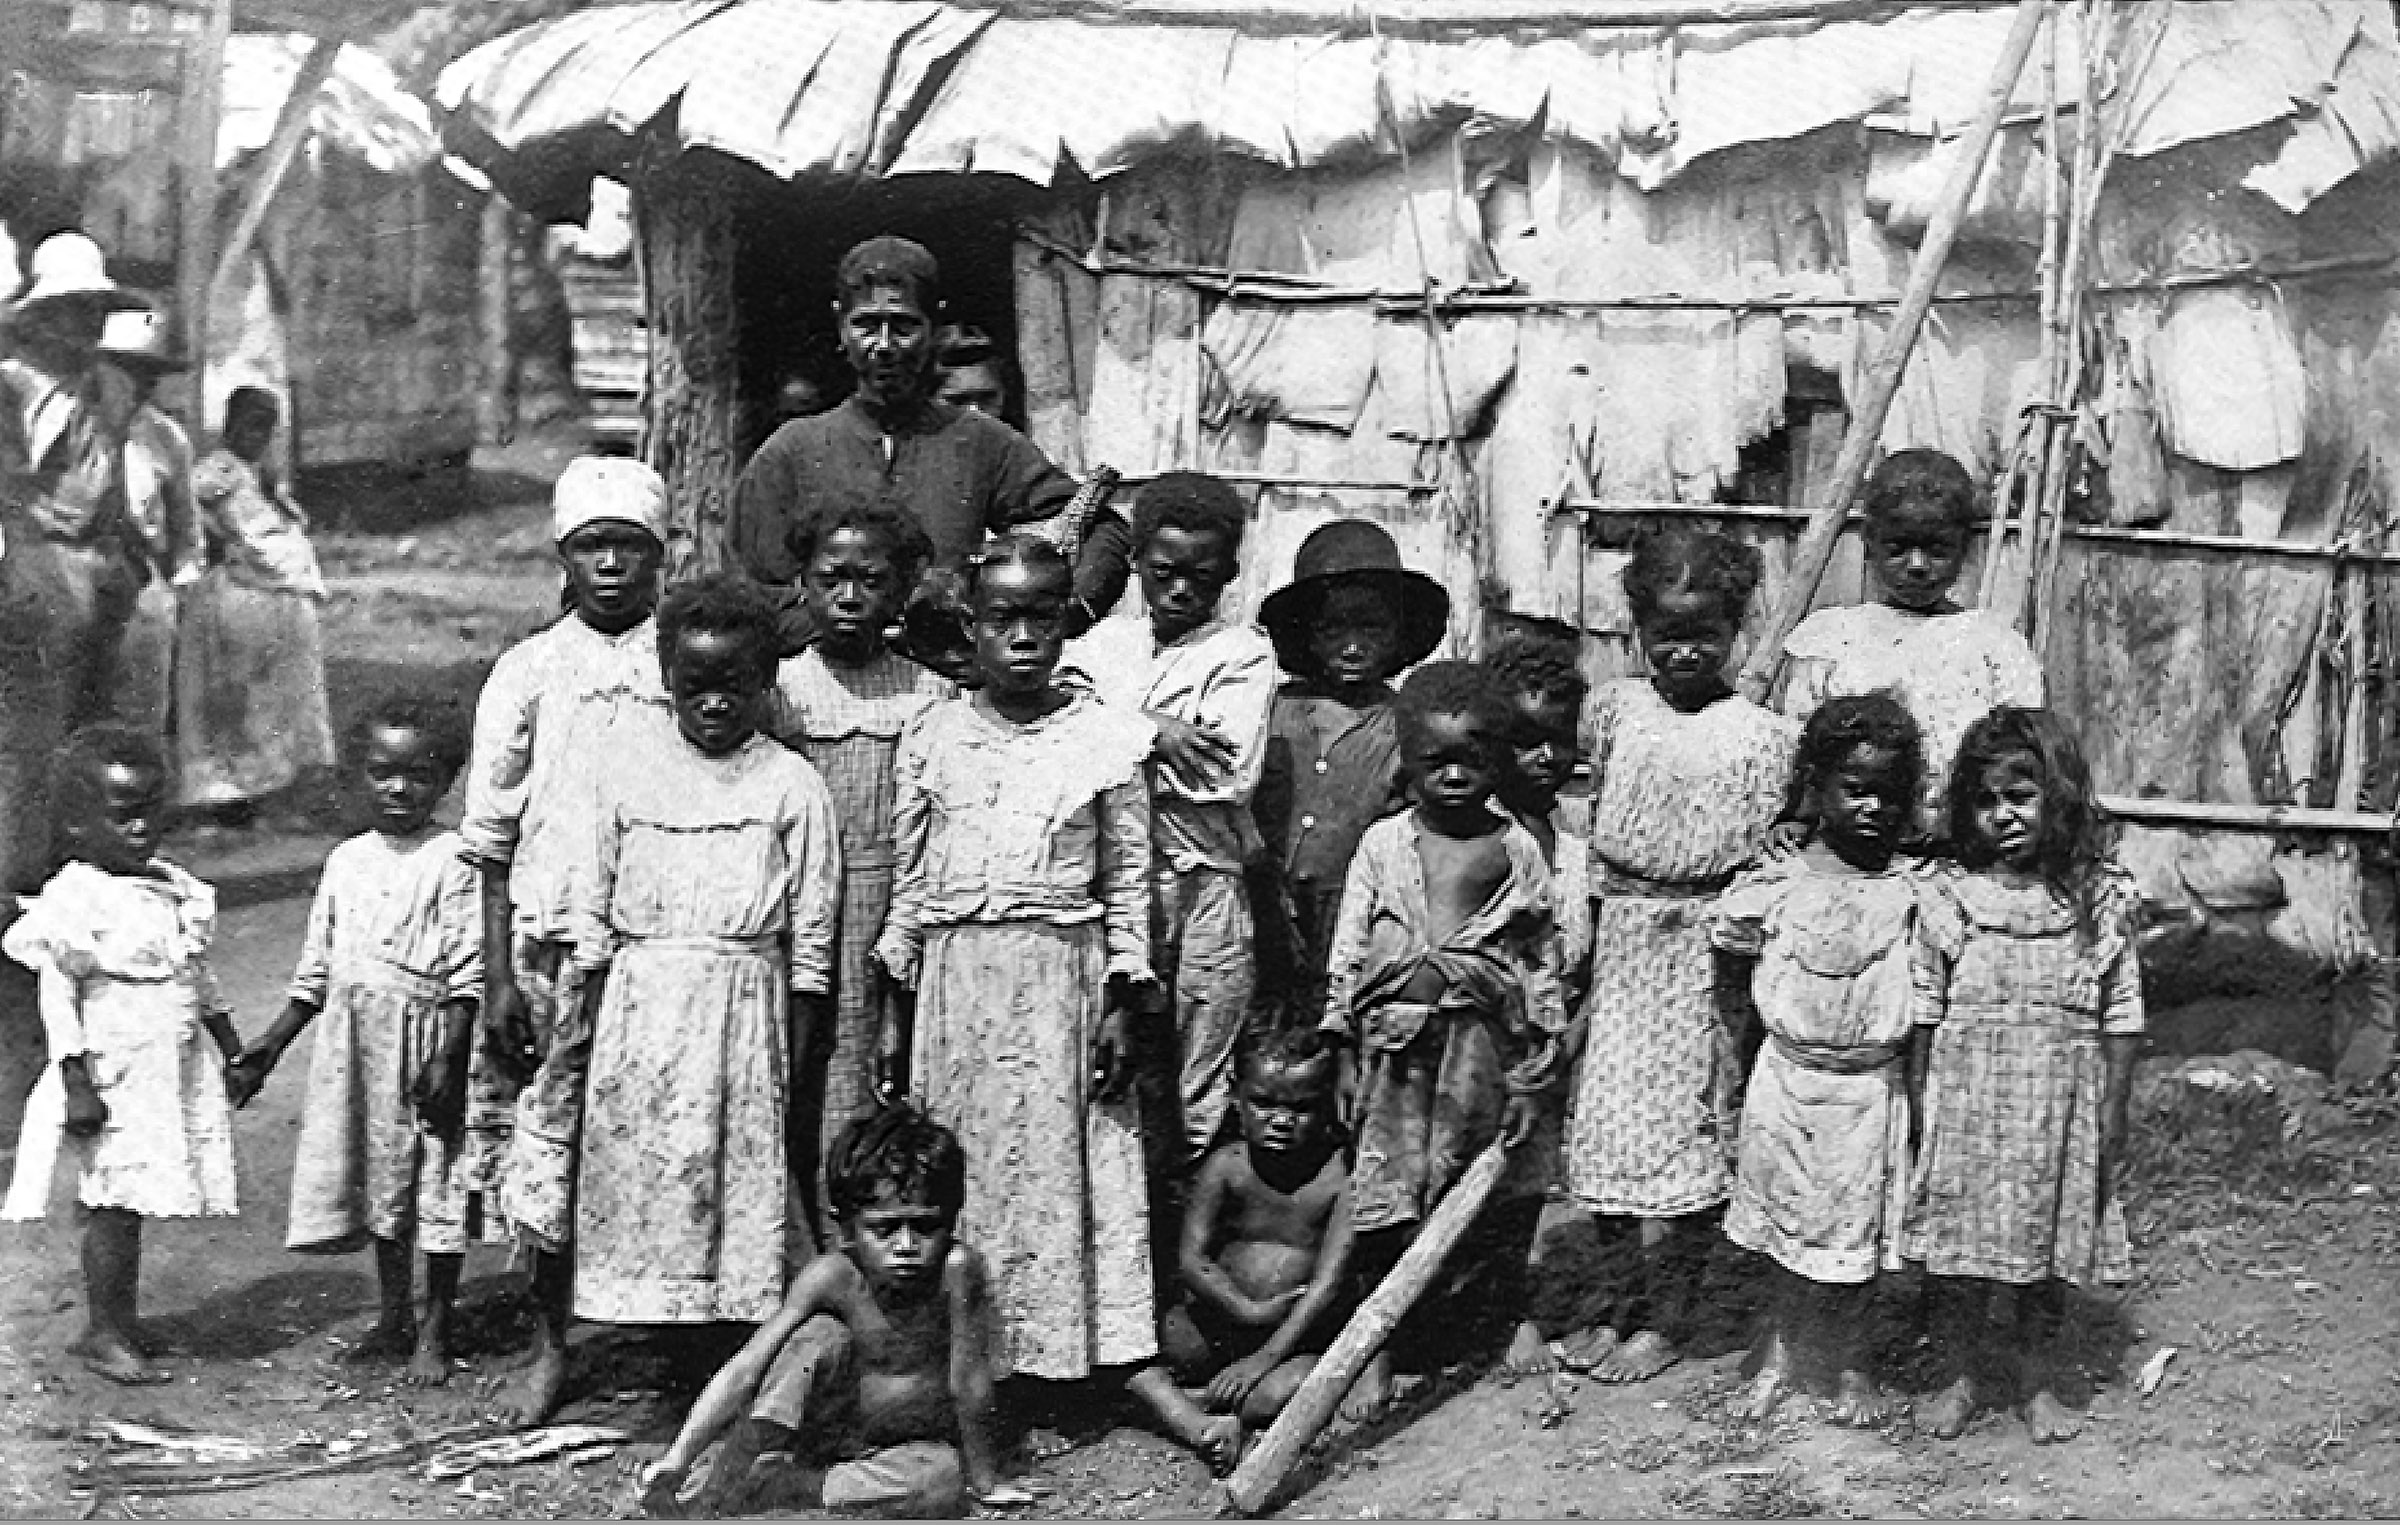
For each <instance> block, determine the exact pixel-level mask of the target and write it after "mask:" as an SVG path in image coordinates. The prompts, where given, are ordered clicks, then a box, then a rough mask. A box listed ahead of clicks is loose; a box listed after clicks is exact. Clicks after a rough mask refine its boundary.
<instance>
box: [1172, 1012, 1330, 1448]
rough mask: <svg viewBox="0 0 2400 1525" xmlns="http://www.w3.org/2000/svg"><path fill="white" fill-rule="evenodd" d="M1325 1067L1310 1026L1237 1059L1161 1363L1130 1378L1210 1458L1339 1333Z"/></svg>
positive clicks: (1184, 1253)
mask: <svg viewBox="0 0 2400 1525" xmlns="http://www.w3.org/2000/svg"><path fill="white" fill-rule="evenodd" d="M1335 1073H1336V1070H1335V1063H1334V1053H1333V1050H1332V1048H1331V1047H1330V1046H1329V1045H1327V1044H1325V1043H1324V1041H1323V1040H1322V1039H1321V1038H1320V1037H1319V1036H1318V1035H1317V1034H1316V1033H1315V1032H1314V1031H1311V1030H1309V1029H1306V1028H1302V1029H1299V1030H1296V1031H1291V1032H1285V1033H1281V1034H1278V1035H1276V1036H1275V1037H1273V1038H1271V1039H1268V1040H1266V1041H1265V1042H1263V1043H1261V1044H1260V1045H1259V1046H1258V1047H1256V1048H1254V1049H1252V1050H1250V1051H1249V1053H1248V1054H1247V1055H1246V1056H1245V1057H1244V1058H1243V1060H1242V1063H1241V1084H1240V1086H1239V1087H1238V1088H1237V1090H1236V1092H1235V1102H1236V1105H1237V1107H1238V1108H1239V1112H1240V1116H1241V1121H1242V1138H1241V1141H1240V1142H1238V1143H1234V1142H1228V1143H1225V1144H1222V1145H1220V1146H1218V1148H1217V1149H1216V1151H1215V1152H1214V1153H1212V1154H1210V1155H1209V1156H1208V1158H1207V1159H1206V1160H1204V1161H1202V1162H1201V1166H1200V1173H1199V1175H1198V1177H1197V1178H1196V1179H1195V1180H1194V1181H1193V1183H1192V1195H1191V1200H1190V1202H1189V1203H1188V1204H1187V1206H1186V1207H1185V1209H1184V1220H1183V1241H1182V1245H1181V1247H1180V1252H1179V1256H1178V1268H1179V1270H1180V1271H1181V1273H1182V1282H1183V1291H1184V1297H1183V1300H1182V1301H1181V1302H1180V1303H1178V1304H1177V1305H1176V1306H1175V1307H1174V1308H1172V1309H1171V1310H1169V1311H1168V1313H1167V1316H1166V1318H1165V1319H1164V1320H1162V1321H1161V1324H1160V1328H1159V1341H1158V1343H1159V1349H1160V1352H1161V1354H1162V1355H1164V1357H1165V1358H1166V1365H1165V1366H1164V1367H1151V1368H1150V1369H1148V1370H1146V1371H1144V1372H1142V1373H1141V1374H1140V1375H1138V1376H1136V1377H1135V1378H1134V1379H1133V1382H1132V1384H1131V1386H1132V1388H1133V1391H1134V1392H1135V1393H1136V1394H1138V1395H1139V1396H1140V1397H1142V1398H1143V1399H1144V1400H1146V1401H1147V1402H1148V1403H1149V1404H1150V1406H1151V1408H1152V1409H1154V1410H1156V1411H1157V1414H1158V1417H1159V1418H1160V1420H1161V1421H1163V1422H1164V1423H1165V1424H1166V1425H1167V1427H1168V1428H1169V1429H1171V1430H1173V1431H1174V1432H1175V1433H1176V1434H1178V1435H1181V1436H1183V1437H1184V1438H1186V1439H1188V1440H1191V1441H1192V1443H1193V1444H1194V1445H1195V1446H1196V1447H1197V1448H1198V1449H1199V1450H1200V1451H1201V1452H1202V1454H1203V1455H1206V1456H1208V1457H1209V1459H1210V1460H1211V1461H1213V1462H1217V1463H1218V1464H1219V1465H1220V1466H1225V1465H1230V1464H1231V1463H1232V1461H1233V1460H1234V1459H1235V1457H1236V1453H1237V1452H1238V1449H1239V1446H1240V1442H1241V1435H1242V1427H1243V1426H1244V1425H1248V1426H1251V1427H1253V1428H1256V1427H1260V1426H1264V1425H1268V1424H1272V1423H1273V1422H1274V1420H1275V1416H1276V1415H1277V1414H1280V1413H1282V1412H1283V1406H1284V1405H1285V1404H1286V1403H1288V1402H1290V1401H1291V1397H1292V1394H1293V1393H1295V1392H1297V1391H1298V1390H1299V1387H1300V1384H1301V1382H1302V1381H1303V1380H1304V1379H1305V1378H1306V1377H1307V1376H1308V1373H1309V1370H1310V1369H1311V1368H1312V1367H1314V1366H1315V1365H1316V1363H1317V1353H1318V1352H1320V1351H1322V1350H1323V1349H1324V1348H1325V1343H1326V1342H1327V1341H1328V1340H1330V1339H1331V1338H1332V1337H1333V1336H1334V1335H1335V1334H1336V1333H1338V1332H1339V1330H1340V1326H1339V1323H1338V1322H1337V1321H1336V1319H1335V1318H1334V1317H1333V1316H1332V1314H1333V1311H1334V1306H1335V1304H1336V1303H1337V1302H1338V1301H1339V1300H1340V1298H1341V1295H1342V1291H1343V1288H1344V1285H1345V1284H1346V1283H1347V1281H1348V1279H1349V1266H1350V1172H1349V1170H1348V1168H1347V1167H1346V1166H1345V1165H1344V1163H1343V1161H1342V1153H1341V1149H1340V1147H1339V1142H1340V1141H1339V1140H1338V1139H1337V1138H1336V1137H1335V1130H1334V1124H1333V1100H1334V1078H1335ZM1177 1383H1185V1384H1189V1389H1188V1390H1187V1389H1186V1388H1184V1387H1179V1386H1177V1385H1176V1384H1177ZM1210 1415H1216V1416H1220V1417H1217V1418H1214V1419H1211V1418H1210V1417H1209V1416H1210Z"/></svg>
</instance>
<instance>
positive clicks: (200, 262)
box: [175, 0, 291, 439]
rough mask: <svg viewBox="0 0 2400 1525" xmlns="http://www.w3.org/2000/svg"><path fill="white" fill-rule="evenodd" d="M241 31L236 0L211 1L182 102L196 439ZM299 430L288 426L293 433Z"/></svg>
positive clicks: (186, 300)
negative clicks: (220, 158)
mask: <svg viewBox="0 0 2400 1525" xmlns="http://www.w3.org/2000/svg"><path fill="white" fill-rule="evenodd" d="M232 35H233V0H210V4H209V7H208V16H207V19H206V20H205V21H203V22H202V23H201V26H200V30H199V31H198V32H196V33H194V34H192V35H191V37H190V38H189V40H188V41H186V43H185V44H184V53H183V78H182V81H181V85H182V90H181V94H180V96H179V98H178V101H177V111H176V132H177V136H178V139H179V141H178V142H177V144H176V180H177V191H178V193H179V194H178V201H177V206H176V229H175V288H176V294H177V296H178V297H179V298H180V299H181V300H182V302H183V326H184V343H185V345H186V346H187V348H188V350H189V354H190V359H191V374H192V385H191V399H192V412H191V417H190V418H188V419H186V420H185V424H186V426H187V427H188V428H189V429H190V431H191V435H192V438H194V439H204V438H206V437H207V434H208V417H207V414H208V353H209V332H208V329H209V311H208V296H209V278H210V276H211V275H212V274H213V273H214V272H215V268H216V260H215V257H214V254H213V250H214V248H215V245H216V233H217V117H218V115H219V109H220V108H219V102H220V101H221V100H222V98H223V95H224V89H225V43H226V40H227V39H228V38H230V37H231V36H232ZM290 432H291V431H289V430H286V431H285V433H286V435H287V436H288V435H289V433H290Z"/></svg>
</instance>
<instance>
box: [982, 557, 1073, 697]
mask: <svg viewBox="0 0 2400 1525" xmlns="http://www.w3.org/2000/svg"><path fill="white" fill-rule="evenodd" d="M1066 632H1067V590H1066V587H1065V584H1064V581H1063V580H1062V579H1061V578H1059V577H1056V576H1054V575H1051V574H1050V573H1047V572H1043V571H1039V570H1036V569H1035V568H1032V567H1027V566H1024V565H1022V564H1020V563H1017V562H1000V563H998V564H996V565H994V566H991V567H987V568H985V569H984V572H983V575H982V576H981V577H980V578H979V579H978V580H977V583H976V589H975V665H976V666H977V667H978V668H979V669H981V671H982V673H983V680H984V682H985V684H987V685H988V686H989V688H990V690H991V692H992V693H993V695H994V696H996V697H999V698H1025V697H1030V696H1032V695H1034V694H1038V693H1040V692H1042V691H1043V690H1045V689H1047V688H1048V687H1049V686H1050V675H1051V674H1052V673H1054V672H1056V671H1057V670H1058V652H1059V647H1060V645H1061V644H1062V643H1063V642H1064V641H1065V639H1066Z"/></svg>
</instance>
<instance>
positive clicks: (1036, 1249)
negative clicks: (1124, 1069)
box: [876, 695, 1157, 1380]
mask: <svg viewBox="0 0 2400 1525" xmlns="http://www.w3.org/2000/svg"><path fill="white" fill-rule="evenodd" d="M1152 734H1153V728H1152V726H1151V725H1150V722H1148V721H1147V720H1144V719H1142V718H1141V717H1140V716H1139V715H1129V714H1126V713H1125V712H1123V711H1121V710H1114V709H1110V708H1108V707H1106V706H1104V705H1102V704H1101V703H1100V702H1099V701H1098V700H1096V699H1093V698H1091V697H1089V696H1084V695H1079V696H1077V697H1075V698H1073V699H1072V700H1070V701H1069V702H1068V703H1067V705H1066V706H1065V707H1064V708H1062V709H1059V710H1056V711H1054V712H1052V713H1051V714H1049V715H1045V716H1043V717H1042V718H1040V719H1038V720H1034V721H1031V722H1029V723H1026V724H1018V723H1016V722H1014V721H1011V720H1009V719H1007V718H1006V717H1004V716H1002V715H1000V714H999V713H998V712H997V711H995V710H994V709H993V708H992V707H991V703H990V701H989V700H988V699H986V698H984V697H983V696H981V695H978V696H975V697H973V698H967V699H956V700H951V701H949V702H947V703H944V704H938V705H935V706H934V707H933V708H932V709H930V710H928V711H926V712H925V714H924V715H923V716H921V717H919V719H918V720H917V722H916V723H915V724H914V725H912V726H911V727H910V728H909V731H908V734H907V735H906V736H904V737H902V738H901V741H900V753H899V757H898V759H897V761H896V763H895V764H894V769H893V773H894V779H895V783H896V786H897V792H896V793H895V795H894V799H893V805H892V838H893V843H894V846H895V849H896V851H897V855H898V867H897V877H896V879H895V882H894V885H893V891H892V906H891V911H890V914H889V915H887V916H886V917H885V919H884V928H883V937H882V939H881V941H880V943H879V944H878V945H877V948H876V957H877V958H878V959H879V960H880V961H881V962H882V963H883V965H884V967H885V968H887V969H889V970H891V971H892V973H893V975H894V976H895V977H897V978H898V979H899V980H900V981H901V982H902V983H904V984H909V985H913V986H915V987H916V992H917V1014H916V1034H915V1043H914V1049H913V1053H912V1058H911V1063H910V1070H909V1073H910V1075H911V1077H912V1084H913V1086H914V1089H915V1093H916V1099H917V1102H918V1104H919V1105H920V1106H922V1107H923V1108H924V1109H925V1111H926V1112H927V1113H928V1114H929V1115H930V1116H932V1117H933V1118H934V1120H935V1121H937V1122H940V1123H942V1124H943V1125H944V1126H946V1127H948V1128H950V1129H951V1130H952V1131H953V1132H955V1133H956V1134H957V1135H958V1139H959V1143H960V1144H961V1146H962V1147H964V1149H965V1150H966V1156H967V1203H966V1209H965V1211H964V1212H962V1213H961V1214H960V1215H959V1226H958V1233H959V1237H960V1238H961V1239H962V1240H963V1241H964V1242H966V1243H968V1244H972V1245H974V1246H975V1247H976V1249H978V1250H980V1251H981V1252H982V1253H983V1257H984V1260H985V1263H986V1264H987V1265H989V1266H990V1267H991V1274H992V1289H993V1297H994V1301H995V1303H996V1305H997V1307H998V1310H999V1320H998V1321H999V1325H1000V1339H999V1352H998V1366H999V1369H1000V1370H1002V1371H1014V1372H1021V1373H1025V1374H1028V1375H1031V1376H1036V1377H1046V1378H1052V1379H1059V1380H1072V1379H1076V1378H1081V1377H1084V1376H1087V1375H1089V1374H1090V1372H1091V1370H1092V1368H1094V1367H1096V1366H1117V1365H1122V1364H1125V1363H1127V1362H1132V1361H1142V1360H1147V1359H1149V1358H1150V1357H1151V1356H1152V1355H1153V1354H1155V1353H1156V1351H1157V1336H1156V1317H1155V1312H1154V1307H1153V1300H1152V1295H1151V1279H1150V1229H1149V1197H1148V1188H1147V1185H1146V1183H1145V1180H1144V1175H1143V1168H1142V1141H1141V1134H1140V1130H1139V1126H1138V1124H1137V1122H1136V1119H1135V1104H1134V1102H1133V1099H1132V1098H1131V1097H1130V1096H1128V1097H1126V1098H1124V1099H1122V1100H1119V1101H1113V1102H1109V1103H1106V1104H1095V1103H1094V1101H1093V1098H1092V1039H1093V1035H1094V1032H1095V1030H1096V1029H1097V1027H1098V1025H1099V1023H1100V1019H1101V1017H1102V1016H1103V1015H1104V1013H1105V1010H1106V1006H1105V1002H1106V991H1107V985H1108V981H1109V980H1110V978H1112V977H1117V976H1122V977H1124V978H1126V979H1130V980H1134V981H1137V982H1139V981H1148V980H1149V979H1150V978H1151V970H1150V797H1149V793H1148V791H1147V789H1146V788H1145V787H1144V784H1143V781H1142V761H1143V759H1144V758H1145V757H1147V756H1148V755H1149V752H1150V744H1151V738H1152Z"/></svg>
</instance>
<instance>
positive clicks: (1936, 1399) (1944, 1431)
mask: <svg viewBox="0 0 2400 1525" xmlns="http://www.w3.org/2000/svg"><path fill="white" fill-rule="evenodd" d="M1974 1417H1975V1383H1974V1381H1973V1380H1972V1379H1970V1378H1967V1377H1961V1378H1959V1379H1958V1380H1957V1381H1956V1382H1953V1383H1951V1384H1950V1385H1949V1386H1948V1387H1945V1388H1943V1389H1942V1390H1941V1391H1940V1392H1938V1393H1934V1394H1932V1395H1931V1396H1929V1397H1927V1398H1926V1399H1924V1400H1923V1401H1922V1402H1920V1403H1919V1404H1918V1405H1917V1412H1916V1416H1915V1418H1916V1425H1917V1428H1918V1429H1920V1430H1923V1431H1924V1432H1925V1433H1926V1434H1928V1435H1931V1436H1932V1437H1933V1438H1934V1439H1936V1440H1956V1439H1957V1438H1958V1437H1959V1436H1961V1435H1964V1434H1965V1433H1966V1432H1967V1421H1969V1420H1971V1419H1973V1418H1974Z"/></svg>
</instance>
